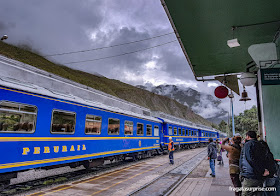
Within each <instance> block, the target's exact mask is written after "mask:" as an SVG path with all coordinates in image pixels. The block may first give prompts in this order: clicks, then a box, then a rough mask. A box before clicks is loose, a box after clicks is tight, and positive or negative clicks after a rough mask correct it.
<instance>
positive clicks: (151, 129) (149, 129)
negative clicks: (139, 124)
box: [146, 125, 153, 136]
mask: <svg viewBox="0 0 280 196" xmlns="http://www.w3.org/2000/svg"><path fill="white" fill-rule="evenodd" d="M152 131H153V127H152V125H147V126H146V133H147V136H151V135H152Z"/></svg>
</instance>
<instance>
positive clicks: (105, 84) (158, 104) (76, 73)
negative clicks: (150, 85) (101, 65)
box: [0, 42, 211, 126]
mask: <svg viewBox="0 0 280 196" xmlns="http://www.w3.org/2000/svg"><path fill="white" fill-rule="evenodd" d="M0 54H1V55H3V56H6V57H9V58H11V59H14V60H18V61H20V62H23V63H26V64H29V65H32V66H34V67H37V68H39V69H42V70H45V71H48V72H50V73H53V74H56V75H58V76H61V77H64V78H66V79H69V80H72V81H75V82H78V83H81V84H83V85H86V86H89V87H92V88H94V89H97V90H100V91H103V92H105V93H108V94H110V95H113V96H116V97H119V98H121V99H124V100H126V101H129V102H132V103H135V104H138V105H140V106H143V107H146V108H149V109H151V110H155V111H161V112H164V113H167V114H170V115H173V116H176V117H179V118H185V119H187V120H190V121H192V122H195V123H200V124H204V125H207V126H211V122H209V121H208V120H206V119H204V118H202V117H201V116H199V115H197V114H195V113H194V112H193V111H192V110H191V109H190V108H188V107H187V106H185V105H182V104H180V103H179V102H177V101H175V100H174V99H171V98H168V97H166V96H161V95H157V94H155V93H151V92H149V91H147V90H143V89H139V88H137V87H134V86H132V85H129V84H125V83H123V82H121V81H118V80H113V79H108V78H106V77H102V76H98V75H93V74H90V73H86V72H83V71H80V70H74V69H71V68H69V67H66V66H64V65H59V64H56V63H54V62H51V61H49V60H47V59H46V58H44V57H42V56H41V55H39V54H37V53H36V52H34V51H32V50H31V49H30V48H28V47H27V46H24V47H23V46H21V47H17V46H13V45H10V44H7V43H4V42H0Z"/></svg>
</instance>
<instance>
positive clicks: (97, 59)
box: [62, 40, 178, 64]
mask: <svg viewBox="0 0 280 196" xmlns="http://www.w3.org/2000/svg"><path fill="white" fill-rule="evenodd" d="M176 41H178V40H173V41H170V42H165V43H162V44H159V45H155V46H152V47H149V48H144V49H141V50H136V51H132V52H126V53H122V54H117V55H112V56H107V57H101V58H96V59H89V60H83V61H74V62H68V63H62V64H76V63H84V62H91V61H99V60H103V59H109V58H114V57H119V56H124V55H128V54H133V53H137V52H141V51H144V50H150V49H152V48H157V47H160V46H163V45H166V44H170V43H173V42H176Z"/></svg>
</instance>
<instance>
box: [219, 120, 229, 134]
mask: <svg viewBox="0 0 280 196" xmlns="http://www.w3.org/2000/svg"><path fill="white" fill-rule="evenodd" d="M219 130H220V131H222V132H225V133H226V132H227V130H228V124H227V123H226V122H225V121H224V120H222V121H221V122H220V124H219Z"/></svg>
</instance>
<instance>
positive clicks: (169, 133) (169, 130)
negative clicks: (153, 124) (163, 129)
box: [168, 127, 172, 135]
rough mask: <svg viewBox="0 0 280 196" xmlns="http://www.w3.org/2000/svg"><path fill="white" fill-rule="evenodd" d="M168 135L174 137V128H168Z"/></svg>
mask: <svg viewBox="0 0 280 196" xmlns="http://www.w3.org/2000/svg"><path fill="white" fill-rule="evenodd" d="M168 135H172V127H169V128H168Z"/></svg>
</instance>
